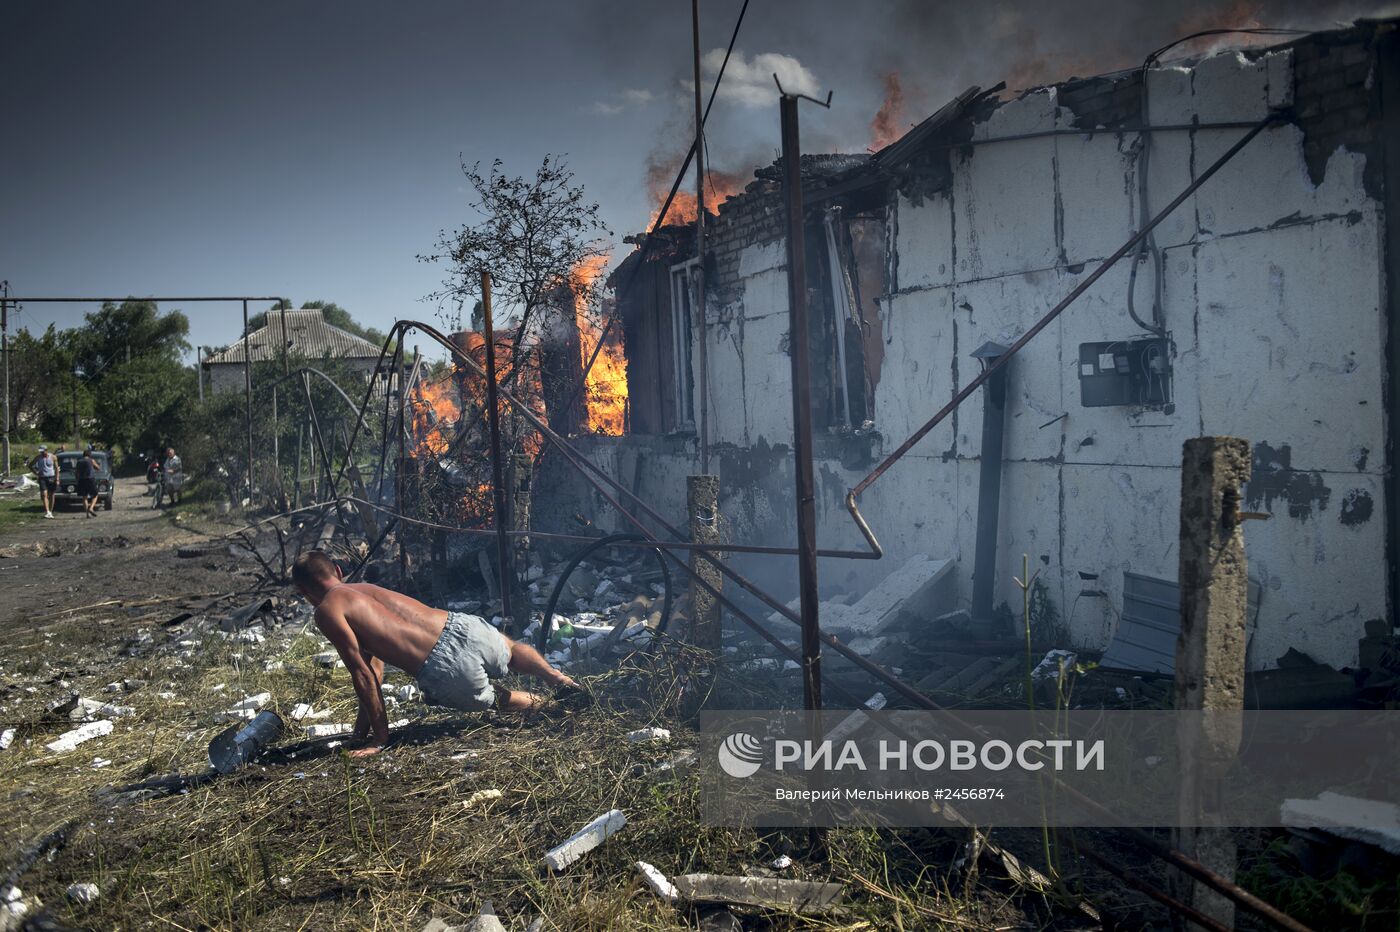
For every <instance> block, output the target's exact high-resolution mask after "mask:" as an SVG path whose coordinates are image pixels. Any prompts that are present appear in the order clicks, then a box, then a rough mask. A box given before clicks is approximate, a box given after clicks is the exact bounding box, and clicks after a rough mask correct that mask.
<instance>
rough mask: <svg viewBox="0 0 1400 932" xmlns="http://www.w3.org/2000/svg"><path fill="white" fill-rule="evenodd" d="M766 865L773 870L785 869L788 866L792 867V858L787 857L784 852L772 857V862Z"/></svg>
mask: <svg viewBox="0 0 1400 932" xmlns="http://www.w3.org/2000/svg"><path fill="white" fill-rule="evenodd" d="M768 866H769V867H771V868H773V870H775V871H785V870H787V869H788V868H789V867H792V858H790V857H788V856H787V855H786V854H780V855H778V856H777V857H776V858H774V859H773V862H772V863H771V864H769V865H768Z"/></svg>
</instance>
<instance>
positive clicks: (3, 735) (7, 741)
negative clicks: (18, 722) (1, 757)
mask: <svg viewBox="0 0 1400 932" xmlns="http://www.w3.org/2000/svg"><path fill="white" fill-rule="evenodd" d="M14 743H15V730H14V729H13V728H6V729H5V730H4V731H0V751H3V750H5V749H7V748H8V747H9V746H10V745H12V744H14Z"/></svg>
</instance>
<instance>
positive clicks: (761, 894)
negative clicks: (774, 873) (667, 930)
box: [675, 874, 846, 912]
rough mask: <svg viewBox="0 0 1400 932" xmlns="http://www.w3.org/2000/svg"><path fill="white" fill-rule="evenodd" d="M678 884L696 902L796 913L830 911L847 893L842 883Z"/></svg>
mask: <svg viewBox="0 0 1400 932" xmlns="http://www.w3.org/2000/svg"><path fill="white" fill-rule="evenodd" d="M675 885H676V889H677V890H678V891H679V892H680V895H681V897H682V898H683V899H685V900H687V901H689V902H692V903H730V904H734V905H738V906H761V907H763V908H765V909H784V910H793V911H796V912H820V911H823V910H827V909H830V908H831V907H833V906H835V905H837V904H838V903H839V902H840V901H841V897H842V896H844V895H845V892H846V888H845V886H843V885H842V884H839V883H814V882H811V881H806V880H782V879H779V878H776V877H731V876H726V875H723V874H684V875H682V876H680V877H677V878H676V879H675Z"/></svg>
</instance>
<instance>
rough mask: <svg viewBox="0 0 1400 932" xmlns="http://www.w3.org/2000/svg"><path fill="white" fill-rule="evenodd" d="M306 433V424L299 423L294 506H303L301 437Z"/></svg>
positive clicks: (293, 473) (294, 468) (293, 468)
mask: <svg viewBox="0 0 1400 932" xmlns="http://www.w3.org/2000/svg"><path fill="white" fill-rule="evenodd" d="M305 433H306V425H305V424H297V459H296V465H295V466H293V467H292V508H293V509H296V508H300V507H301V438H302V435H304V434H305Z"/></svg>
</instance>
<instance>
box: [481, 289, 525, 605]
mask: <svg viewBox="0 0 1400 932" xmlns="http://www.w3.org/2000/svg"><path fill="white" fill-rule="evenodd" d="M481 316H482V323H481V329H482V330H483V331H484V332H483V334H482V336H483V337H485V339H486V423H487V425H488V426H489V428H490V431H491V500H492V506H493V508H494V509H495V512H496V514H495V523H496V559H497V562H498V563H499V571H498V572H499V575H500V578H501V617H503V618H505V619H508V620H507V622H506V624H507V626H508V627H513V628H514V630H517V631H518V630H519V629H520V628H521V627H523V625H522V624H520V622H522V621H525V619H518V618H516V617H515V613H514V611H513V609H514V606H513V605H511V598H510V590H511V578H512V573H511V562H512V561H511V558H510V539H509V538H508V537H507V535H506V520H507V515H508V514H509V512H507V511H506V487H505V479H504V470H503V469H502V468H501V419H500V411H498V410H497V408H498V407H499V405H498V400H497V398H496V336H495V331H494V329H493V323H492V320H491V273H490V272H482V273H481Z"/></svg>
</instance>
